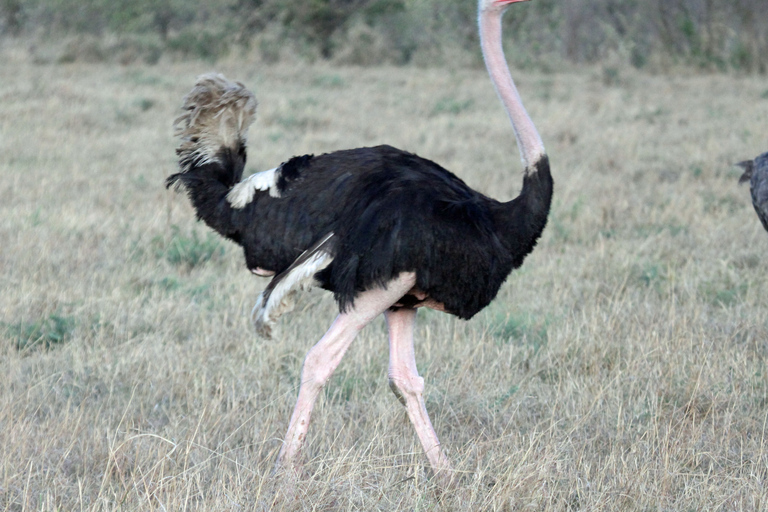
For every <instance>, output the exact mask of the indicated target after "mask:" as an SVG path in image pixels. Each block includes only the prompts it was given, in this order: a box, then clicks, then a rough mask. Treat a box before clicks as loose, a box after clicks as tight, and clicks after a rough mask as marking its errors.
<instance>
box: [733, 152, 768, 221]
mask: <svg viewBox="0 0 768 512" xmlns="http://www.w3.org/2000/svg"><path fill="white" fill-rule="evenodd" d="M736 165H738V166H739V167H741V168H742V169H744V174H742V175H741V177H740V178H739V183H746V182H749V191H750V192H751V193H752V206H754V207H755V211H756V212H757V216H758V218H759V219H760V222H762V223H763V227H764V228H765V229H766V231H768V153H763V154H762V155H760V156H758V157H757V158H755V159H754V160H745V161H743V162H739V163H737V164H736Z"/></svg>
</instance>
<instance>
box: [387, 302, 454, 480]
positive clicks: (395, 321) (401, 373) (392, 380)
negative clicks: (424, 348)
mask: <svg viewBox="0 0 768 512" xmlns="http://www.w3.org/2000/svg"><path fill="white" fill-rule="evenodd" d="M384 317H385V318H386V319H387V327H388V328H389V387H390V388H392V391H393V392H394V393H395V395H397V398H398V399H399V400H400V402H401V403H402V404H403V405H404V406H405V409H406V411H407V412H408V417H409V418H410V419H411V423H413V427H414V428H415V429H416V434H417V435H418V436H419V441H421V446H422V447H423V448H424V452H425V453H426V454H427V458H428V459H429V463H430V465H431V466H432V471H434V473H435V476H436V477H437V478H438V479H440V480H441V482H442V483H446V484H447V483H450V481H451V477H452V470H451V463H450V462H449V461H448V458H447V457H446V456H445V454H443V452H442V450H441V449H440V441H439V440H438V439H437V434H436V433H435V429H434V428H433V427H432V422H431V421H430V420H429V415H428V414H427V408H426V406H425V405H424V396H423V394H422V393H423V392H424V379H423V378H422V377H420V376H419V373H418V371H417V370H416V357H415V355H414V351H413V324H414V320H415V319H416V310H415V309H411V308H401V309H397V310H389V311H387V312H385V313H384Z"/></svg>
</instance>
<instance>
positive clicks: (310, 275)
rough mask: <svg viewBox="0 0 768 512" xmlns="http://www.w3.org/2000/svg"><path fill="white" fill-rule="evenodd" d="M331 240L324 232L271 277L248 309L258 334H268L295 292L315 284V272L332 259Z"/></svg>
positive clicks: (330, 234)
mask: <svg viewBox="0 0 768 512" xmlns="http://www.w3.org/2000/svg"><path fill="white" fill-rule="evenodd" d="M334 242H335V240H334V236H333V233H328V234H327V235H325V236H324V237H322V238H321V239H320V240H319V241H318V242H316V243H315V244H313V245H312V247H310V248H309V249H307V250H306V251H304V252H303V253H301V255H300V256H299V257H298V258H296V260H295V261H294V262H293V263H292V264H291V265H290V266H289V267H288V268H287V269H285V270H284V271H283V272H280V273H279V274H278V275H276V276H275V277H274V278H272V281H270V282H269V284H268V285H267V287H266V288H265V289H264V291H263V292H261V294H260V295H259V298H258V299H257V300H256V305H255V306H253V311H251V321H252V322H253V326H254V327H255V328H256V332H257V333H258V334H260V335H261V336H263V337H264V338H267V339H269V338H271V336H272V326H273V325H274V323H275V321H276V320H277V319H278V317H279V316H280V315H282V314H283V313H287V312H289V311H291V310H292V309H293V305H294V302H293V301H294V297H295V295H296V292H297V291H298V290H299V289H307V288H310V287H312V286H313V285H316V284H317V283H316V281H315V279H314V276H315V274H317V273H318V272H319V271H321V270H323V269H324V268H326V267H327V266H328V265H330V264H331V262H332V261H333V251H334Z"/></svg>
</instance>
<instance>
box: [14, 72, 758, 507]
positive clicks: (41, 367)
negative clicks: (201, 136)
mask: <svg viewBox="0 0 768 512" xmlns="http://www.w3.org/2000/svg"><path fill="white" fill-rule="evenodd" d="M4 59H5V60H4V61H3V62H0V119H2V123H0V152H1V153H0V154H1V155H2V156H0V171H1V172H2V178H3V179H2V182H0V212H1V214H0V240H2V243H0V266H1V268H2V269H3V270H2V273H0V276H1V277H2V281H1V282H2V290H3V293H2V295H0V312H1V316H0V321H2V322H3V323H2V324H1V325H0V333H2V345H0V353H1V354H2V356H1V359H0V427H1V428H0V509H2V510H12V511H21V510H41V511H49V510H118V509H119V510H266V509H269V508H274V509H284V510H356V509H364V510H438V509H439V510H443V509H446V510H467V509H472V510H529V509H530V510H638V511H642V510H729V511H730V510H760V509H763V510H764V509H765V508H766V507H768V490H767V489H768V446H766V444H767V442H768V440H767V439H766V421H767V418H768V417H767V413H768V373H767V370H766V357H768V299H767V298H766V295H765V293H764V290H765V289H766V288H767V287H768V277H767V275H768V272H766V268H767V266H766V265H767V264H766V259H765V254H766V249H767V248H768V236H766V233H765V232H763V231H762V228H761V227H760V224H759V222H758V220H757V218H756V216H755V215H754V212H753V211H752V206H751V204H750V201H749V194H748V191H747V190H746V189H745V188H739V187H738V186H737V185H736V178H737V176H738V171H737V170H736V169H734V168H732V167H731V165H730V164H731V163H733V162H735V161H738V160H739V159H743V158H746V157H752V156H754V155H756V154H757V153H759V152H761V151H764V150H766V149H768V148H766V143H767V142H768V141H767V140H766V138H765V133H766V126H768V98H766V96H768V92H767V91H766V89H768V86H766V84H765V81H764V80H763V79H758V78H738V77H728V76H675V77H651V76H646V75H635V74H629V72H623V73H625V74H623V75H621V76H616V75H612V76H610V77H608V78H610V80H606V79H605V77H604V76H602V75H601V74H600V72H599V71H598V70H594V69H585V70H582V71H578V72H563V73H559V74H533V75H531V74H522V73H517V75H518V80H519V86H520V89H521V91H522V94H523V96H524V98H525V99H526V102H527V105H528V106H529V110H530V111H531V114H532V117H533V118H534V120H535V121H536V122H537V124H538V126H539V128H540V131H541V133H542V136H543V138H544V140H545V142H546V143H547V145H548V149H549V152H550V155H551V159H552V163H553V172H554V174H555V180H556V196H555V203H554V209H553V211H552V214H551V217H550V224H549V226H548V228H547V230H546V232H545V234H544V237H543V239H542V241H541V243H540V245H539V247H538V248H537V250H536V251H535V252H534V254H533V255H532V256H531V257H530V258H529V259H528V260H527V261H526V264H525V265H524V267H523V268H522V269H521V270H520V271H519V272H517V273H515V274H514V275H513V276H512V277H511V278H510V279H509V281H508V283H507V284H506V285H505V286H504V288H503V289H502V291H501V293H500V295H499V297H498V299H497V300H496V302H494V303H493V304H492V305H491V306H490V307H489V308H488V309H487V310H486V311H484V312H482V313H481V314H479V315H478V316H477V317H476V318H475V319H473V320H472V321H470V322H461V321H458V320H455V319H453V318H451V317H448V316H446V315H441V314H438V313H434V312H431V311H423V312H421V313H420V315H419V316H420V319H419V326H418V332H417V347H416V348H417V359H418V361H419V365H420V371H421V372H422V374H423V375H424V377H425V380H426V382H427V393H428V397H427V400H428V408H429V410H430V412H431V414H432V418H433V421H434V423H435V426H436V429H437V431H438V434H439V435H440V437H441V440H442V442H443V444H444V446H445V447H446V448H447V452H448V455H449V457H450V458H451V459H452V460H453V462H454V463H455V465H456V466H457V468H458V469H459V470H460V471H462V472H463V473H464V475H465V476H464V480H463V481H462V483H461V485H460V486H459V491H457V492H456V493H440V492H438V491H437V490H436V489H435V488H434V487H433V486H432V485H431V483H430V481H429V480H428V476H429V472H428V470H427V468H426V459H425V457H424V456H423V454H422V453H421V449H420V447H419V445H418V441H417V439H416V437H415V435H414V434H413V432H412V429H411V427H410V425H409V424H408V422H407V419H406V417H405V413H404V410H403V409H402V408H401V406H400V405H399V403H398V402H397V400H396V399H395V398H394V396H392V394H391V393H390V391H389V389H388V387H387V383H386V365H387V361H386V358H387V349H386V341H385V339H386V338H385V331H384V326H383V322H381V321H378V322H376V323H374V325H372V326H370V327H368V328H367V329H366V330H365V331H364V332H363V333H362V335H361V336H360V337H359V339H358V340H357V341H356V343H355V344H354V345H353V347H352V349H351V350H350V353H349V354H348V355H347V357H346V359H345V360H344V362H343V363H342V365H341V367H340V368H339V370H338V372H337V374H336V375H335V376H334V378H333V379H332V382H331V383H330V384H329V386H328V387H327V391H326V393H325V396H324V398H323V399H321V403H320V405H319V408H318V409H317V412H316V414H315V417H314V424H313V426H312V428H311V430H310V437H309V440H308V441H309V442H308V447H307V454H306V455H307V457H308V462H307V464H306V470H307V473H308V476H307V477H306V478H305V479H304V480H303V481H302V482H301V483H300V486H299V488H298V490H297V493H296V494H295V495H294V496H286V495H284V494H283V493H282V492H281V490H280V487H279V486H276V485H275V482H274V480H273V478H272V476H271V474H270V472H271V469H272V464H273V461H274V458H275V455H276V453H277V450H278V448H279V445H280V438H281V436H282V434H283V431H284V429H285V428H286V426H287V421H288V418H289V415H290V411H291V408H292V406H293V402H294V399H295V395H296V391H297V387H296V386H297V379H298V375H299V370H300V366H301V361H302V358H303V354H304V352H305V351H306V350H307V348H308V347H309V346H310V345H311V344H312V343H313V342H314V341H315V340H316V339H318V338H319V337H320V335H321V334H322V332H323V331H324V330H325V328H326V327H327V325H329V323H330V321H331V319H332V317H333V315H334V305H333V303H332V301H331V300H330V297H329V296H327V295H324V294H323V293H321V292H313V293H310V294H309V295H308V296H307V297H305V299H304V300H303V301H302V302H301V304H300V305H299V308H298V311H296V312H295V313H293V314H292V315H291V316H289V317H286V318H285V319H283V320H282V322H281V330H280V332H279V333H278V335H277V337H276V340H275V341H271V342H264V341H261V340H259V339H256V338H255V337H254V335H253V333H252V332H251V330H250V328H249V325H248V321H247V319H248V312H249V311H250V307H251V306H252V303H253V301H254V300H255V298H256V295H257V293H258V292H259V290H260V288H261V287H262V286H263V285H264V281H263V280H259V279H257V278H254V277H252V276H250V275H249V274H248V272H247V271H246V270H245V267H244V265H243V263H242V256H241V254H240V252H239V251H238V250H237V248H236V247H234V246H232V245H229V244H227V243H225V242H219V241H218V239H215V238H208V237H207V230H206V228H205V226H203V225H201V224H199V223H196V222H195V221H194V218H193V213H192V211H191V209H190V207H189V205H188V204H187V202H186V200H185V198H184V197H183V196H182V195H177V194H173V193H171V192H167V191H166V190H164V189H163V186H162V182H163V179H164V178H165V176H166V175H168V174H169V173H171V172H172V171H173V169H174V154H173V148H174V144H175V143H174V141H173V140H172V137H171V129H170V122H171V120H172V119H173V118H174V116H175V114H176V109H177V108H178V106H179V105H180V101H181V97H182V96H183V94H185V92H186V91H187V90H188V89H189V87H190V86H191V84H192V83H193V81H194V78H195V76H196V75H197V74H199V73H201V72H204V71H208V67H206V66H205V65H202V64H175V65H169V66H162V67H108V66H100V65H79V64H75V65H70V66H34V65H29V64H26V63H24V62H22V61H19V60H14V59H11V58H9V57H5V58H4ZM218 69H219V70H220V71H223V72H224V73H226V74H228V75H230V76H231V77H232V78H237V79H240V80H242V81H244V82H246V83H247V84H248V85H249V86H250V87H252V89H253V90H254V91H255V93H256V95H257V97H258V98H259V100H260V104H261V106H260V112H259V120H258V121H257V123H256V125H255V126H254V128H253V130H252V133H251V152H250V156H251V160H250V169H251V170H261V169H265V168H269V167H272V166H274V165H275V164H278V163H280V162H281V161H282V160H284V159H286V158H287V157H289V156H292V155H295V154H303V153H308V152H313V153H320V152H324V151H330V150H333V149H338V148H345V147H354V146H358V145H366V144H367V145H372V144H378V143H384V142H386V143H390V144H393V145H396V146H399V147H402V148H404V149H408V150H412V151H415V152H418V153H419V154H421V155H422V156H425V157H428V158H432V159H435V160H437V161H438V162H441V163H442V164H443V165H445V166H446V167H448V168H449V169H452V170H453V171H454V172H456V173H457V174H458V175H460V176H461V177H463V178H464V179H465V180H466V181H467V182H468V183H469V184H470V185H472V186H474V187H476V188H478V189H480V190H482V191H483V192H486V193H489V194H491V195H493V196H495V197H498V198H510V197H512V196H514V195H515V194H516V193H517V190H518V189H519V186H520V183H521V178H520V165H519V160H518V156H517V152H516V150H515V149H514V147H513V146H514V142H513V139H512V133H511V130H510V128H509V126H508V125H507V120H506V118H505V116H504V113H503V112H502V110H501V108H500V106H499V104H498V102H497V100H496V98H495V96H494V93H493V90H492V88H491V86H490V84H489V82H488V79H487V77H486V76H485V74H484V73H483V71H482V70H453V71H449V70H427V71H424V70H417V69H411V68H386V69H364V70H363V69H353V68H345V69H334V68H327V67H319V66H318V67H310V68H303V67H299V66H295V67H288V66H278V67H263V66H259V65H257V64H255V63H234V62H232V63H229V64H224V65H221V66H219V67H218ZM606 82H609V83H610V84H611V85H606Z"/></svg>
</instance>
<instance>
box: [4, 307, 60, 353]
mask: <svg viewBox="0 0 768 512" xmlns="http://www.w3.org/2000/svg"><path fill="white" fill-rule="evenodd" d="M0 325H1V326H2V327H3V330H4V331H5V335H6V336H7V337H8V339H10V340H11V343H13V345H14V347H16V349H17V350H29V349H34V348H43V349H50V348H52V347H54V346H56V345H61V344H63V343H65V342H67V341H68V340H69V339H70V338H71V336H72V331H73V330H74V328H75V319H74V317H71V316H65V315H60V314H56V313H54V314H51V315H48V316H47V317H44V318H41V319H39V320H35V321H34V322H23V321H20V322H14V323H5V322H3V323H0Z"/></svg>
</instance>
